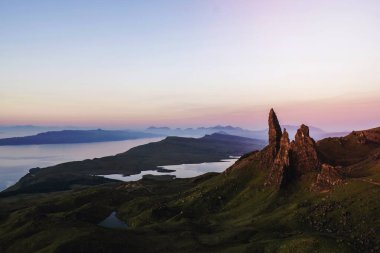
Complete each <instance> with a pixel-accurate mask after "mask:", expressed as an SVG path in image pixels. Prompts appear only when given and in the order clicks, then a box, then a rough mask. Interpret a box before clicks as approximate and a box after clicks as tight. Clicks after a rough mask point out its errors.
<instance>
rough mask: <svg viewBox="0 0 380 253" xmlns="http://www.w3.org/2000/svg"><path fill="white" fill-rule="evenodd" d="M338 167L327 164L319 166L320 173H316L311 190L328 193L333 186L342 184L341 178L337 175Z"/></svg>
mask: <svg viewBox="0 0 380 253" xmlns="http://www.w3.org/2000/svg"><path fill="white" fill-rule="evenodd" d="M339 169H340V168H339V167H334V166H332V165H329V164H325V163H324V164H322V165H321V172H320V173H318V175H317V179H316V181H315V183H314V184H313V185H312V190H315V191H328V190H330V189H331V188H332V187H333V186H335V185H337V184H340V183H342V181H343V180H342V177H341V175H340V173H339Z"/></svg>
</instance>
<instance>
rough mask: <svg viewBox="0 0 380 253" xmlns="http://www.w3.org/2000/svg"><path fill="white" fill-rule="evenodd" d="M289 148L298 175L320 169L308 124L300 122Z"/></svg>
mask: <svg viewBox="0 0 380 253" xmlns="http://www.w3.org/2000/svg"><path fill="white" fill-rule="evenodd" d="M291 149H292V155H291V163H292V165H293V167H294V169H295V171H296V172H297V174H298V175H300V174H301V175H302V174H305V173H307V172H310V171H319V170H320V162H319V159H318V154H317V148H316V145H315V141H314V140H313V138H311V137H310V135H309V127H308V126H305V125H303V124H302V125H301V127H300V128H299V129H298V130H297V133H296V136H295V138H294V141H292V143H291Z"/></svg>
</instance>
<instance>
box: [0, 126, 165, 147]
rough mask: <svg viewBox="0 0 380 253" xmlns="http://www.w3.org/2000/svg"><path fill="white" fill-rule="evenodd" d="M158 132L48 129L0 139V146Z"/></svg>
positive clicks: (144, 135)
mask: <svg viewBox="0 0 380 253" xmlns="http://www.w3.org/2000/svg"><path fill="white" fill-rule="evenodd" d="M158 136H160V134H156V133H145V132H135V131H127V130H102V129H97V130H62V131H49V132H44V133H39V134H36V135H31V136H25V137H12V138H4V139H0V146H5V145H32V144H66V143H92V142H105V141H123V140H131V139H141V138H150V137H158Z"/></svg>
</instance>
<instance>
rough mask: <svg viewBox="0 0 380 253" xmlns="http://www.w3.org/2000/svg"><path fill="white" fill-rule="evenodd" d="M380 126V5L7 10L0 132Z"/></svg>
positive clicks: (233, 0) (152, 1) (129, 1)
mask: <svg viewBox="0 0 380 253" xmlns="http://www.w3.org/2000/svg"><path fill="white" fill-rule="evenodd" d="M271 107H273V108H274V109H275V110H276V111H277V113H278V115H279V118H280V120H281V122H282V123H284V124H300V123H306V124H309V125H313V126H317V127H321V128H323V129H326V130H351V129H362V128H369V127H375V126H380V1H378V0H356V1H352V0H319V1H315V0H304V1H299V0H288V1H285V0H278V1H271V0H269V1H268V0H265V1H263V0H261V1H254V0H173V1H159V0H149V1H148V0H146V1H143V0H124V1H122V0H119V1H95V0H88V1H84V0H83V1H77V0H75V1H74V0H65V1H31V0H25V1H19V0H14V1H13V0H12V1H0V115H1V116H0V125H14V124H37V125H77V126H94V127H123V128H125V127H133V128H134V127H143V126H150V125H158V126H163V125H165V126H166V125H167V126H173V127H183V126H186V127H187V126H210V125H215V124H230V125H236V126H242V127H247V128H251V129H258V128H262V127H265V126H266V120H267V119H266V117H267V114H268V112H269V109H270V108H271Z"/></svg>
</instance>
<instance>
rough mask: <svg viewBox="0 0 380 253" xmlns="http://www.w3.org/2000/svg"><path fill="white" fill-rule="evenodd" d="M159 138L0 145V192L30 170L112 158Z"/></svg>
mask: <svg viewBox="0 0 380 253" xmlns="http://www.w3.org/2000/svg"><path fill="white" fill-rule="evenodd" d="M162 139H163V138H147V139H139V140H127V141H113V142H99V143H83V144H50V145H25V146H0V191H1V190H3V189H5V188H7V187H9V186H11V185H13V184H14V183H16V182H17V181H18V180H19V179H20V178H21V177H22V176H24V175H25V174H27V173H28V171H29V169H31V168H34V167H41V168H42V167H47V166H51V165H55V164H59V163H63V162H70V161H80V160H84V159H92V158H96V157H104V156H109V155H116V154H118V153H122V152H125V151H127V150H129V149H130V148H133V147H136V146H139V145H143V144H146V143H149V142H155V141H159V140H162Z"/></svg>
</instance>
